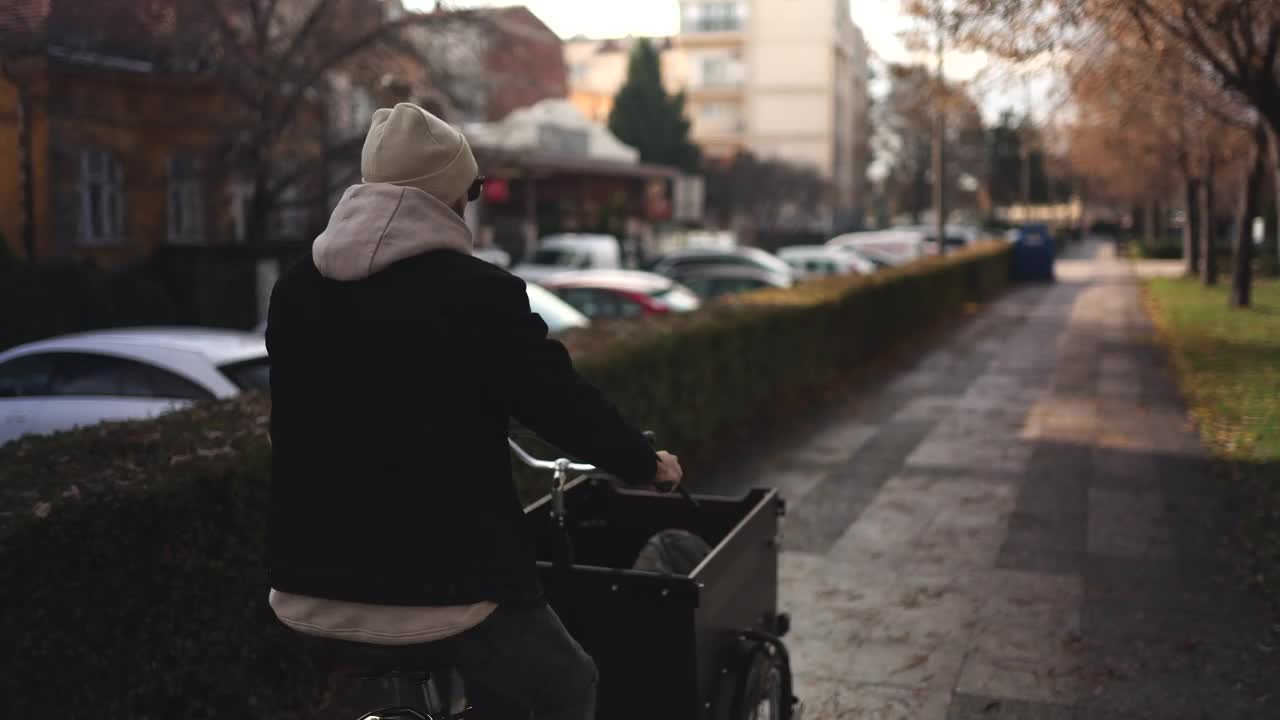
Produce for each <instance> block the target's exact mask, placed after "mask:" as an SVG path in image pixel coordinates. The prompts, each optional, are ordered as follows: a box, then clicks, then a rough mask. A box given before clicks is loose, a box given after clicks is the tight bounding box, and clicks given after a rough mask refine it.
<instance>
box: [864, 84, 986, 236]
mask: <svg viewBox="0 0 1280 720" xmlns="http://www.w3.org/2000/svg"><path fill="white" fill-rule="evenodd" d="M887 70H888V75H889V81H890V86H889V94H888V96H887V97H885V99H884V101H883V102H881V103H878V104H877V105H876V107H875V111H876V118H875V120H876V136H875V137H874V138H873V141H874V147H875V150H876V153H877V154H878V155H879V162H880V163H881V164H882V165H883V166H884V167H886V168H887V170H888V174H887V175H886V177H885V180H884V185H885V191H886V194H887V195H888V199H889V202H890V205H891V207H892V212H893V213H895V214H897V213H903V214H907V215H910V216H911V218H912V222H913V223H916V224H918V223H920V221H921V215H922V213H923V212H924V211H925V210H927V209H928V208H929V207H930V206H931V205H932V203H933V184H934V170H933V156H932V152H933V139H934V133H935V132H936V127H935V123H934V122H933V109H934V108H935V107H937V106H938V104H940V105H941V106H942V107H943V108H944V111H945V112H946V114H947V117H948V118H949V120H948V122H947V123H946V129H945V137H944V140H945V143H946V150H945V154H946V156H947V158H949V160H948V162H947V163H946V170H945V175H946V177H945V178H943V182H944V183H946V185H947V187H948V188H949V189H950V192H949V196H950V197H951V198H952V202H951V205H952V206H953V207H959V206H961V204H962V203H961V202H960V200H961V197H960V194H959V193H958V192H956V191H955V188H956V187H957V185H959V184H960V183H959V181H960V178H961V177H964V176H969V177H972V178H974V179H977V178H981V177H983V176H984V173H983V171H982V166H983V162H984V155H985V153H984V137H983V125H982V114H981V112H979V110H978V106H977V103H975V102H974V101H973V99H972V98H971V97H969V95H968V93H967V92H966V89H965V88H964V86H963V85H960V84H957V83H949V84H947V85H945V86H942V85H939V84H938V83H936V82H935V79H934V78H933V77H932V76H931V74H930V73H929V71H928V69H927V68H925V67H923V66H920V65H896V64H891V65H889V66H887ZM938 93H941V94H942V97H941V100H940V103H938V104H935V103H936V101H935V96H936V95H937V94H938Z"/></svg>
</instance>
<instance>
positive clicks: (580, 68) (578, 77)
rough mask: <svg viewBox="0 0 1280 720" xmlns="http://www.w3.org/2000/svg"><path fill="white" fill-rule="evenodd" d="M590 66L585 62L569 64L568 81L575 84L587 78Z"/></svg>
mask: <svg viewBox="0 0 1280 720" xmlns="http://www.w3.org/2000/svg"><path fill="white" fill-rule="evenodd" d="M590 70H591V68H590V67H589V66H588V65H587V63H585V62H576V63H573V64H572V65H570V66H569V82H570V83H571V84H573V85H577V84H579V83H581V82H583V81H584V80H586V79H587V73H588V72H589V71H590Z"/></svg>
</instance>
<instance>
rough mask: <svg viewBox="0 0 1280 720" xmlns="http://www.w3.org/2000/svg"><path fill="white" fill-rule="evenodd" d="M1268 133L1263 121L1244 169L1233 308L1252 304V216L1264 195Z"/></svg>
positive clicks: (1233, 270)
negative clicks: (1263, 183)
mask: <svg viewBox="0 0 1280 720" xmlns="http://www.w3.org/2000/svg"><path fill="white" fill-rule="evenodd" d="M1266 143H1267V136H1266V134H1265V131H1264V130H1263V127H1262V125H1261V124H1259V125H1258V128H1257V130H1256V131H1255V133H1254V148H1253V162H1252V163H1251V164H1250V166H1249V168H1248V170H1246V171H1245V176H1244V187H1243V188H1241V190H1242V194H1241V196H1240V203H1239V205H1238V206H1237V207H1238V208H1239V210H1238V212H1237V213H1236V236H1235V238H1234V244H1233V247H1232V252H1231V295H1230V297H1229V300H1228V301H1229V302H1230V304H1231V307H1249V300H1250V294H1251V290H1252V285H1253V219H1254V217H1256V216H1257V215H1258V196H1259V195H1261V194H1262V179H1263V173H1265V172H1266V166H1267V161H1266V158H1267V148H1266Z"/></svg>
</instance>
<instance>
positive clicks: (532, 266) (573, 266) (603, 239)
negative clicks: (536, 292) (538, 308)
mask: <svg viewBox="0 0 1280 720" xmlns="http://www.w3.org/2000/svg"><path fill="white" fill-rule="evenodd" d="M620 267H622V246H621V245H619V244H618V238H616V237H614V236H612V235H591V234H584V233H564V234H560V235H548V236H547V237H545V238H543V239H542V241H541V242H539V243H538V249H537V250H534V251H533V255H532V256H530V258H529V259H528V260H527V261H525V262H522V263H520V264H519V265H516V266H515V267H514V268H512V269H511V272H513V273H515V274H516V275H519V276H520V277H522V278H524V279H525V280H532V281H533V282H543V281H544V280H547V279H548V278H551V277H553V276H555V275H557V274H559V273H562V272H565V271H567V270H617V269H618V268H620Z"/></svg>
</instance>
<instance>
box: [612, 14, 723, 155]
mask: <svg viewBox="0 0 1280 720" xmlns="http://www.w3.org/2000/svg"><path fill="white" fill-rule="evenodd" d="M609 130H611V131H612V132H613V134H614V135H617V136H618V139H619V140H621V141H622V142H624V143H626V144H628V145H630V146H632V147H634V148H635V149H637V150H639V151H640V159H641V160H643V161H644V162H647V163H655V164H658V165H670V166H673V167H678V168H680V169H681V170H684V171H686V172H693V171H696V170H697V168H698V165H699V163H700V161H701V153H700V152H699V151H698V147H697V146H696V145H694V144H693V143H692V142H690V140H689V121H688V120H687V119H686V118H685V116H684V93H677V94H676V95H674V96H672V95H668V94H667V91H666V90H665V89H663V87H662V69H661V67H660V65H659V62H658V52H657V50H655V49H654V47H653V44H652V43H650V42H649V41H648V40H645V39H641V40H639V41H637V42H636V44H635V47H634V48H633V49H632V51H631V59H630V62H629V63H628V66H627V82H626V84H624V85H623V86H622V89H621V90H619V91H618V95H617V97H615V98H614V100H613V109H612V110H611V111H610V112H609Z"/></svg>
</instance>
